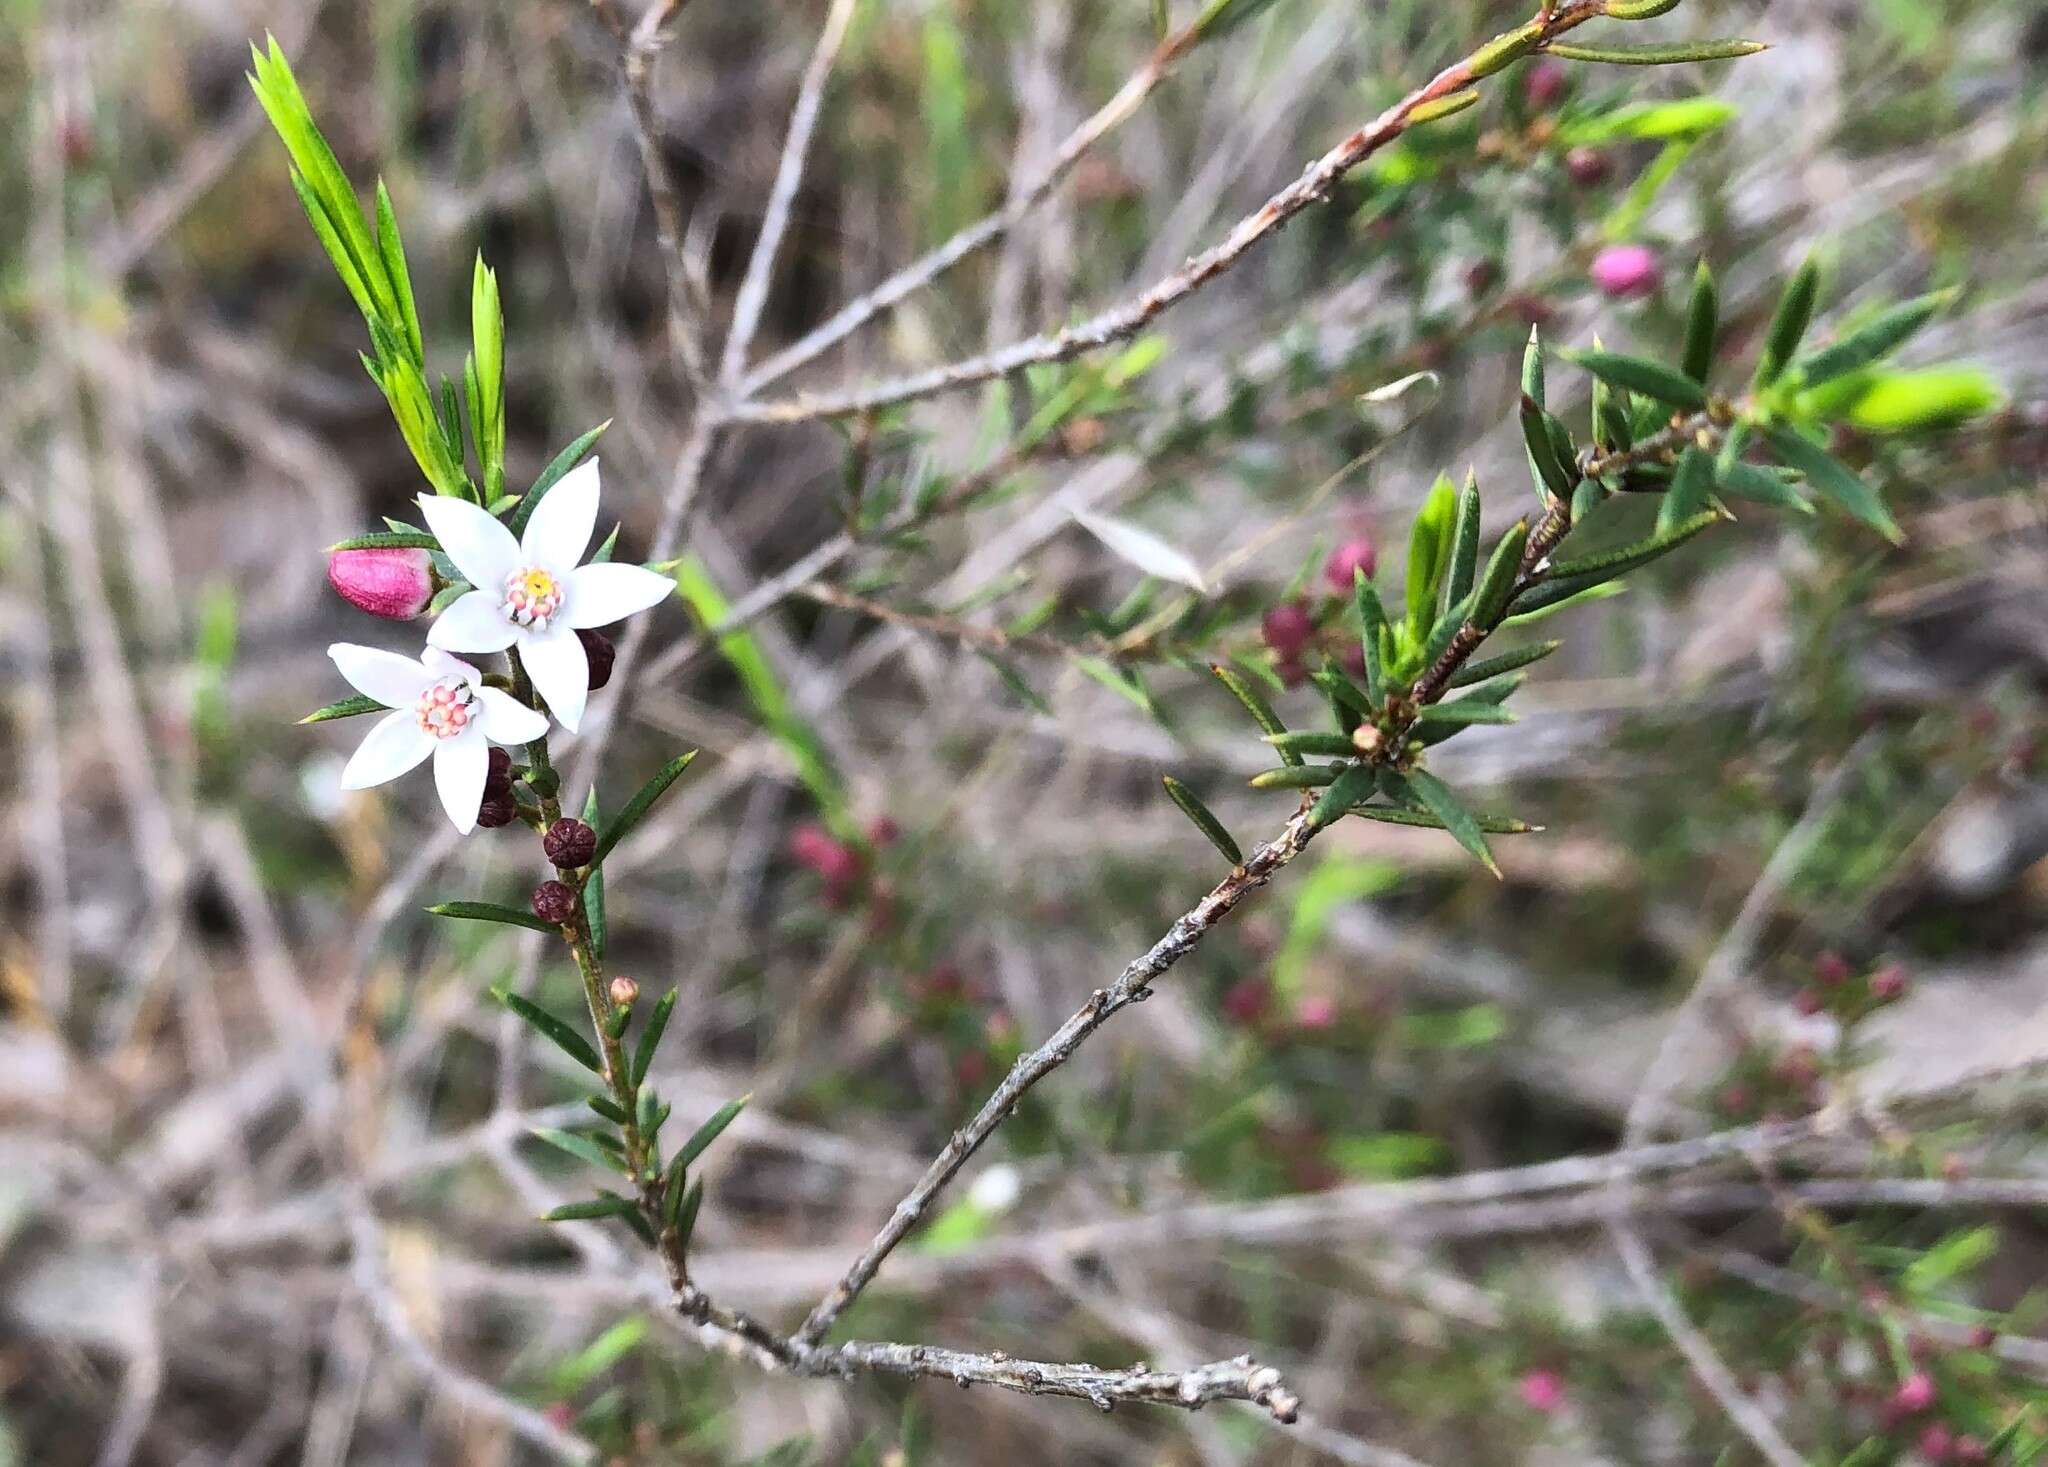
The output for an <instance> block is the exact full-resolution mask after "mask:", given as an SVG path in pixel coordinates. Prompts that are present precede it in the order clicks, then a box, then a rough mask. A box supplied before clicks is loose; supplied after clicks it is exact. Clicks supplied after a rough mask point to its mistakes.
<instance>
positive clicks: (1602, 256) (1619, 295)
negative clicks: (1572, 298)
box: [1592, 245, 1664, 299]
mask: <svg viewBox="0 0 2048 1467" xmlns="http://www.w3.org/2000/svg"><path fill="white" fill-rule="evenodd" d="M1592 274H1593V284H1594V285H1596V286H1598V287H1599V288H1600V290H1601V291H1602V292H1603V293H1604V294H1607V295H1611V296H1613V297H1615V298H1616V299H1625V298H1627V297H1631V296H1645V295H1648V294H1650V293H1651V292H1652V291H1654V290H1655V289H1656V288H1657V286H1658V284H1659V283H1660V282H1661V281H1662V280H1663V278H1664V267H1663V264H1662V262H1660V261H1659V260H1658V258H1657V252H1656V251H1655V250H1653V249H1651V248H1650V247H1649V246H1648V245H1609V246H1608V247H1607V248H1606V249H1604V250H1602V251H1601V252H1600V253H1599V254H1597V255H1595V256H1594V257H1593V271H1592Z"/></svg>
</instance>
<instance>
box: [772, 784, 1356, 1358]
mask: <svg viewBox="0 0 2048 1467" xmlns="http://www.w3.org/2000/svg"><path fill="white" fill-rule="evenodd" d="M1309 813H1310V812H1309V810H1308V808H1307V807H1306V806H1304V807H1303V808H1302V810H1301V811H1300V812H1299V813H1297V814H1296V815H1295V817H1294V818H1293V819H1292V820H1290V821H1288V822H1287V826H1286V828H1285V829H1284V830H1282V831H1281V833H1280V834H1279V835H1278V836H1277V837H1275V838H1274V839H1273V840H1272V841H1270V842H1268V843H1267V844H1265V845H1263V846H1260V847H1259V849H1258V850H1257V851H1256V852H1254V853H1253V854H1252V856H1251V859H1249V860H1248V861H1246V862H1245V863H1244V864H1243V865H1242V866H1239V867H1238V868H1237V869H1236V870H1234V871H1232V872H1231V873H1230V875H1228V876H1227V877H1225V878H1224V879H1223V880H1222V881H1221V882H1219V883H1217V885H1216V886H1215V887H1214V888H1213V889H1212V890H1211V891H1210V892H1209V894H1208V895H1207V896H1205V897H1204V898H1202V900H1201V901H1200V902H1198V903H1196V905H1195V906H1194V907H1193V908H1192V909H1191V910H1189V911H1188V912H1186V913H1185V914H1183V915H1182V916H1181V917H1180V918H1179V920H1177V921H1176V922H1175V923H1174V924H1173V926H1172V927H1170V928H1168V929H1167V932H1166V935H1165V936H1164V937H1162V938H1160V939H1159V941H1158V942H1156V943H1154V944H1153V945H1152V947H1151V948H1150V949H1149V950H1147V951H1146V953H1145V954H1144V955H1143V956H1142V957H1140V958H1138V959H1137V960H1136V961H1134V962H1132V963H1131V964H1130V966H1128V967H1127V968H1125V969H1124V971H1123V972H1122V973H1121V974H1120V975H1118V977H1117V980H1116V981H1115V982H1114V983H1112V984H1110V985H1109V986H1108V987H1107V988H1098V989H1096V990H1095V992H1094V993H1092V994H1090V995H1089V997H1088V1001H1087V1002H1086V1003H1085V1004H1083V1005H1082V1006H1081V1007H1080V1008H1079V1009H1078V1010H1077V1011H1076V1012H1075V1013H1074V1014H1073V1015H1072V1016H1071V1017H1070V1018H1068V1020H1067V1021H1066V1022H1065V1023H1064V1024H1062V1025H1060V1027H1059V1028H1058V1029H1057V1030H1056V1031H1054V1033H1053V1036H1052V1037H1051V1038H1050V1039H1048V1040H1046V1041H1045V1043H1043V1044H1041V1045H1040V1046H1039V1047H1038V1048H1037V1049H1034V1050H1032V1051H1031V1052H1030V1053H1029V1054H1027V1055H1025V1056H1024V1057H1023V1058H1022V1059H1020V1060H1018V1061H1017V1063H1016V1065H1015V1066H1014V1067H1013V1068H1012V1069H1011V1070H1010V1073H1009V1074H1008V1075H1007V1076H1005V1077H1004V1079H1003V1083H1002V1084H1000V1085H998V1086H997V1087H996V1090H995V1093H994V1094H993V1095H991V1096H989V1098H988V1099H987V1101H985V1102H984V1103H983V1105H982V1107H981V1110H980V1111H979V1112H978V1113H977V1114H976V1115H975V1117H974V1119H973V1120H971V1121H969V1122H968V1123H967V1125H966V1126H964V1127H962V1128H961V1129H960V1130H958V1131H955V1132H954V1133H953V1137H952V1139H951V1140H950V1141H948V1142H947V1143H946V1146H945V1149H944V1150H942V1151H940V1152H939V1154H938V1156H937V1157H935V1158H934V1159H933V1161H932V1164H931V1165H930V1166H929V1167H928V1168H926V1170H925V1173H924V1175H923V1176H922V1177H920V1178H919V1179H918V1182H917V1185H916V1186H915V1187H913V1188H911V1190H910V1192H909V1194H908V1195H907V1196H906V1197H904V1199H903V1200H902V1201H901V1202H899V1203H897V1204H896V1209H895V1211H894V1212H892V1213H891V1214H890V1216H889V1221H888V1222H887V1223H886V1224H885V1225H884V1226H883V1228H882V1230H881V1232H880V1233H878V1234H876V1236H875V1239H874V1241H873V1242H871V1243H869V1244H868V1246H867V1248H866V1250H865V1251H863V1252H862V1254H861V1255H860V1257H859V1258H858V1259H856V1260H855V1261H854V1263H853V1266H852V1267H851V1268H849V1269H848V1270H847V1271H846V1274H845V1276H844V1277H843V1278H842V1279H841V1280H840V1281H839V1283H838V1284H837V1285H836V1286H835V1287H834V1288H833V1289H832V1291H831V1292H830V1293H829V1294H827V1295H826V1296H825V1297H824V1298H823V1299H822V1300H820V1301H819V1303H818V1306H817V1307H816V1308H815V1309H813V1310H812V1311H811V1313H810V1316H809V1317H808V1318H806V1319H805V1320H804V1322H803V1325H802V1326H801V1327H800V1328H799V1329H798V1330H797V1332H796V1336H795V1338H796V1340H797V1341H798V1342H799V1343H801V1344H806V1345H810V1344H816V1343H817V1342H818V1341H819V1340H821V1339H823V1338H824V1336H825V1332H826V1331H827V1330H829V1329H830V1328H832V1325H833V1324H834V1322H836V1321H837V1320H838V1318H839V1316H840V1315H841V1314H842V1313H844V1312H845V1310H846V1307H847V1306H848V1305H849V1304H851V1303H852V1302H853V1301H854V1300H855V1299H856V1298H858V1297H859V1296H860V1292H861V1290H863V1289H865V1288H866V1287H867V1286H868V1284H869V1283H870V1282H871V1281H872V1280H873V1279H874V1276H875V1272H876V1270H877V1269H879V1268H880V1267H881V1266H882V1263H883V1261H884V1260H885V1259H887V1258H888V1256H889V1255H890V1254H891V1253H892V1252H894V1251H895V1249H896V1245H897V1244H899V1243H901V1242H902V1241H903V1239H904V1238H905V1237H906V1236H908V1235H909V1233H910V1230H911V1229H912V1228H914V1227H916V1226H917V1224H918V1222H919V1221H920V1220H921V1219H922V1218H923V1217H924V1215H925V1211H926V1209H927V1208H929V1207H930V1205H931V1202H932V1199H933V1198H934V1197H936V1196H937V1195H938V1194H939V1192H940V1190H941V1189H942V1188H944V1187H945V1185H946V1184H947V1183H948V1182H950V1181H952V1180H953V1178H954V1176H955V1175H957V1174H958V1172H959V1170H960V1168H961V1167H963V1166H965V1165H966V1163H967V1159H968V1158H969V1157H970V1156H972V1155H974V1153H975V1152H976V1151H977V1150H979V1149H980V1147H981V1144H982V1142H984V1141H986V1140H987V1139H988V1138H989V1137H990V1136H991V1135H992V1134H994V1132H995V1129H996V1127H998V1126H1000V1125H1001V1124H1002V1123H1003V1122H1004V1121H1005V1120H1007V1119H1009V1116H1010V1112H1011V1111H1013V1110H1015V1109H1016V1108H1017V1103H1018V1102H1019V1101H1020V1100H1022V1099H1023V1098H1024V1093H1025V1092H1026V1091H1027V1090H1029V1089H1030V1088H1031V1087H1032V1086H1033V1085H1036V1084H1037V1083H1038V1082H1039V1081H1040V1080H1042V1079H1044V1078H1045V1077H1046V1076H1047V1075H1049V1074H1051V1073H1052V1072H1053V1071H1054V1070H1056V1069H1058V1068H1059V1067H1060V1066H1061V1065H1063V1064H1065V1063H1066V1062H1067V1061H1068V1060H1069V1059H1071V1058H1072V1057H1073V1054H1074V1051H1075V1049H1077V1048H1078V1047H1079V1046H1080V1044H1081V1041H1082V1040H1084V1039H1086V1038H1087V1037H1088V1036H1089V1035H1090V1034H1093V1033H1094V1032H1095V1031H1096V1030H1097V1029H1099V1028H1101V1027H1102V1025H1103V1024H1105V1023H1106V1022H1108V1020H1109V1018H1110V1016H1111V1015H1113V1014H1115V1013H1116V1012H1117V1011H1118V1010H1120V1009H1123V1008H1125V1007H1127V1006H1128V1005H1130V1004H1133V1003H1137V1002H1139V1001H1140V1000H1142V999H1143V998H1145V997H1146V995H1147V993H1148V992H1149V990H1150V988H1151V985H1152V982H1153V980H1154V979H1156V978H1158V977H1160V976H1161V975H1162V974H1164V973H1165V972H1166V971H1167V970H1168V969H1169V968H1171V967H1172V966H1173V965H1174V964H1175V963H1177V962H1179V961H1180V960H1181V959H1182V958H1184V957H1186V956H1187V955H1188V954H1189V953H1191V952H1193V951H1194V950H1195V948H1196V947H1197V946H1199V945H1200V943H1201V941H1202V939H1203V938H1204V937H1206V936H1207V935H1208V934H1209V931H1210V929H1211V928H1213V927H1214V926H1215V925H1216V924H1217V923H1218V922H1220V921H1222V920H1223V918H1225V917H1226V916H1228V915H1229V914H1230V913H1231V912H1232V911H1234V910H1235V909H1236V907H1237V905H1238V903H1239V902H1241V901H1243V900H1244V899H1245V898H1246V897H1247V896H1249V895H1250V894H1251V893H1252V892H1254V891H1256V890H1258V889H1259V888H1260V887H1262V886H1264V885H1265V884H1266V883H1267V882H1268V881H1271V880H1272V879H1273V877H1274V875H1275V874H1276V873H1277V872H1278V871H1279V870H1280V868H1281V867H1283V866H1285V865H1286V864H1287V863H1288V862H1290V861H1292V860H1293V859H1294V858H1295V857H1296V856H1298V855H1300V854H1301V853H1302V851H1303V850H1305V849H1306V848H1307V846H1308V843H1309V842H1310V841H1311V840H1313V839H1314V838H1315V835H1316V830H1317V827H1316V826H1315V824H1314V823H1313V822H1311V821H1310V819H1309Z"/></svg>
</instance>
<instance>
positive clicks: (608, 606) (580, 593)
mask: <svg viewBox="0 0 2048 1467" xmlns="http://www.w3.org/2000/svg"><path fill="white" fill-rule="evenodd" d="M675 589H676V583H675V582H674V581H672V580H670V579H669V578H668V577H667V576H665V575H662V574H661V573H660V572H658V571H651V570H648V569H646V568H645V567H644V566H637V565H613V564H611V563H610V562H606V563H604V564H601V565H580V566H578V567H576V569H575V570H572V571H570V572H569V576H568V586H567V590H568V599H567V600H566V601H565V602H564V603H563V605H562V620H563V621H565V622H567V623H568V624H569V625H570V626H572V627H607V626H610V625H611V624H612V623H613V622H615V621H624V620H625V619H626V618H627V617H629V616H631V615H633V614H634V613H635V612H640V611H645V610H646V609H647V608H648V607H650V606H658V605H660V604H661V603H662V602H663V601H666V600H667V599H668V598H669V596H670V595H671V594H673V593H674V591H675Z"/></svg>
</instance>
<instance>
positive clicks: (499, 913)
mask: <svg viewBox="0 0 2048 1467" xmlns="http://www.w3.org/2000/svg"><path fill="white" fill-rule="evenodd" d="M427 912H428V914H429V915H430V916H435V917H459V918H461V919H462V920H464V921H468V922H502V923H504V924H505V925H506V926H507V927H528V928H531V929H532V930H533V931H535V932H555V931H558V930H559V929H558V928H557V927H556V926H555V924H554V923H552V922H545V921H542V920H541V919H540V918H539V917H536V916H534V915H533V913H531V912H528V911H524V910H522V909H521V908H518V907H506V906H500V905H499V904H498V903H496V902H437V903H436V904H435V905H433V906H431V907H428V908H427Z"/></svg>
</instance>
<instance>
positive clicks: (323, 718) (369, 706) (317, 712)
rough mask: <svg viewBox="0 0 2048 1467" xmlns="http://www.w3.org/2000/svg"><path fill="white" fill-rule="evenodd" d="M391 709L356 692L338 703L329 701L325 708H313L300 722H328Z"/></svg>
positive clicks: (387, 711)
mask: <svg viewBox="0 0 2048 1467" xmlns="http://www.w3.org/2000/svg"><path fill="white" fill-rule="evenodd" d="M390 711H391V710H390V709H389V708H387V707H385V706H384V705H383V704H382V703H379V702H378V701H377V700H376V699H375V698H365V697H364V696H363V695H362V694H360V693H358V694H356V696H355V697H353V698H343V699H342V700H341V701H340V702H339V703H329V704H328V705H327V706H326V707H325V708H315V709H314V710H313V711H312V712H311V713H308V714H307V715H306V716H305V717H304V718H302V719H300V720H299V722H300V723H329V722H332V721H333V720H334V719H337V718H354V717H356V716H358V715H359V714H364V713H389V712H390Z"/></svg>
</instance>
